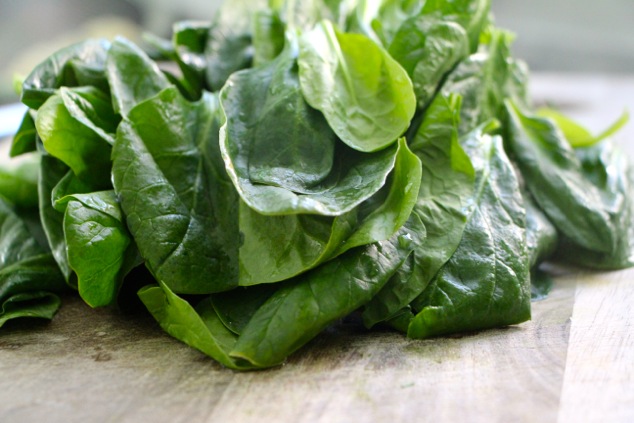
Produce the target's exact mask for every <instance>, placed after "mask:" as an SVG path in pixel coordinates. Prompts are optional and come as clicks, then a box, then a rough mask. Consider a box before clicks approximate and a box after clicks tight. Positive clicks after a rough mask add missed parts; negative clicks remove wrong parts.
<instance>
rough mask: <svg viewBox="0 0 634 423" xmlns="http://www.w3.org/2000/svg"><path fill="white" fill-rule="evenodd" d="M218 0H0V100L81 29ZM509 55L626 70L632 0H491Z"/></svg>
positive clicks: (207, 7) (570, 67)
mask: <svg viewBox="0 0 634 423" xmlns="http://www.w3.org/2000/svg"><path fill="white" fill-rule="evenodd" d="M220 2H221V0H177V1H174V0H20V1H18V0H0V104H5V103H11V102H15V101H17V96H16V95H15V93H14V91H13V88H12V81H13V78H14V75H24V74H27V73H28V72H29V71H30V70H31V69H32V68H33V66H34V65H35V64H37V63H38V62H39V61H40V60H42V59H43V58H45V57H46V56H48V55H49V54H50V53H52V52H53V51H55V50H57V49H58V48H60V47H63V46H66V45H68V44H70V43H73V42H76V41H80V40H83V39H85V38H87V37H108V38H112V37H113V36H114V35H116V34H121V35H124V36H126V37H127V38H130V39H131V40H133V41H138V40H140V37H141V34H142V32H144V31H149V32H153V33H155V34H158V35H163V36H169V35H170V31H171V24H172V23H173V22H174V21H177V20H181V19H199V20H209V19H210V18H211V17H212V16H213V14H214V12H215V10H216V9H217V6H218V4H219V3H220ZM492 2H493V6H492V8H493V13H494V16H495V19H496V22H497V24H498V25H499V26H502V27H505V28H508V29H511V30H512V31H514V32H515V33H516V34H517V40H516V43H515V45H514V52H515V54H516V56H518V57H521V58H523V59H524V60H526V61H527V62H528V64H529V66H530V68H531V69H532V70H533V71H534V72H575V73H586V74H587V73H602V74H628V73H630V74H632V73H634V27H633V25H634V24H633V22H634V1H632V0H606V1H602V2H598V1H596V0H556V1H552V0H531V1H526V0H492Z"/></svg>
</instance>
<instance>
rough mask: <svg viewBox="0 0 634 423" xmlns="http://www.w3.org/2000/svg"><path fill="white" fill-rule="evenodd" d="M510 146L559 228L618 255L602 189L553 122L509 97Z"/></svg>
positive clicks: (535, 194) (583, 244)
mask: <svg viewBox="0 0 634 423" xmlns="http://www.w3.org/2000/svg"><path fill="white" fill-rule="evenodd" d="M506 111H507V114H508V137H507V138H506V141H507V147H508V149H509V151H510V153H511V154H512V156H513V158H514V160H516V161H517V163H518V166H519V168H520V170H521V171H522V175H524V178H525V180H526V186H527V187H528V189H529V191H530V192H531V194H532V195H533V197H534V198H535V201H536V202H537V204H538V205H539V206H540V208H541V209H542V210H543V211H544V213H546V215H547V216H548V218H549V219H550V220H551V221H552V222H553V224H554V225H555V226H556V227H557V229H558V230H559V231H561V232H562V233H563V234H564V235H565V236H566V237H568V238H570V239H571V240H572V241H573V242H574V243H575V244H577V245H579V246H581V247H584V248H586V249H589V250H592V251H597V252H604V253H607V254H612V253H613V252H614V251H615V249H616V244H617V238H618V236H619V233H618V231H617V230H616V228H615V227H614V225H613V223H612V222H611V220H610V217H609V211H608V210H607V207H606V206H607V205H606V204H605V203H604V200H603V198H602V194H601V192H600V190H599V189H598V188H597V186H596V185H595V184H593V183H592V181H591V180H590V179H589V178H588V177H586V175H584V172H583V169H582V163H581V161H580V160H579V158H578V157H577V156H576V154H575V152H574V151H573V149H572V147H571V146H570V145H569V144H568V142H567V141H566V140H565V138H564V137H563V135H562V133H561V131H560V130H559V128H558V127H557V126H555V124H554V123H553V121H551V120H548V119H545V118H541V117H538V116H534V115H530V114H527V113H524V112H522V111H521V110H519V108H518V107H517V106H515V105H514V104H513V103H511V102H507V104H506Z"/></svg>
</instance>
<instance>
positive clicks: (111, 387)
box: [0, 75, 634, 423]
mask: <svg viewBox="0 0 634 423" xmlns="http://www.w3.org/2000/svg"><path fill="white" fill-rule="evenodd" d="M540 78H541V79H540ZM534 81H535V83H536V84H537V86H536V89H535V93H536V96H537V98H538V99H539V100H541V101H544V100H548V99H549V98H556V99H558V101H560V102H562V104H568V105H569V107H570V108H571V110H573V111H574V110H577V112H582V113H581V114H584V113H589V111H588V108H589V107H591V106H590V105H591V104H596V106H594V108H593V110H595V112H596V113H600V112H601V110H603V109H601V108H602V107H603V105H605V104H608V100H609V101H611V102H612V103H617V105H614V104H612V103H610V105H609V106H607V107H606V109H609V110H608V112H609V114H610V116H608V117H606V116H605V114H603V116H604V118H605V120H604V122H606V124H607V122H609V120H610V119H611V118H612V117H616V116H617V115H618V113H616V114H615V115H614V116H612V112H613V111H614V110H615V109H618V110H619V111H620V109H621V108H622V107H623V106H625V105H627V102H628V101H629V102H631V101H634V95H632V96H631V97H623V96H622V97H618V96H616V97H615V95H616V94H615V93H617V92H618V89H617V88H615V87H614V84H615V83H616V82H618V83H619V84H622V83H623V81H625V83H624V84H623V85H621V90H622V91H623V95H625V94H626V93H630V92H632V93H634V78H629V79H620V80H618V81H616V82H614V81H612V82H611V81H610V80H609V79H604V78H600V79H597V78H595V79H592V78H589V77H582V78H577V79H575V78H574V77H560V76H557V75H554V76H553V75H551V76H542V77H537V78H535V80H534ZM540 87H541V88H540ZM588 87H589V88H588ZM593 87H594V88H593ZM597 87H598V88H597ZM623 87H625V88H623ZM584 89H585V91H586V93H588V92H589V93H591V95H592V100H591V101H594V102H595V103H592V102H588V100H583V102H581V103H580V102H579V99H578V98H579V97H580V94H579V93H580V92H581V91H583V90H584ZM628 90H630V91H628ZM628 95H629V94H628ZM606 96H607V97H606ZM615 98H616V99H617V100H615ZM619 98H621V99H624V100H623V101H622V102H621V103H620V105H619V100H618V99H619ZM580 104H581V105H580ZM630 109H631V110H634V107H630ZM606 113H607V112H606ZM597 126H600V125H597ZM631 127H632V125H630V129H628V130H627V131H630V132H626V133H625V134H629V133H631V132H632V129H631ZM628 136H629V135H628ZM621 137H623V135H621ZM632 138H634V137H632ZM628 148H629V151H630V154H631V153H632V152H633V151H632V145H630V147H628ZM632 156H633V157H634V154H632ZM552 270H553V271H554V272H556V278H555V287H554V290H553V291H552V293H551V295H550V296H549V297H548V298H547V299H545V300H543V301H540V302H536V303H534V304H533V320H532V321H531V322H528V323H525V324H522V325H519V326H514V327H509V328H505V329H498V330H491V331H484V332H478V333H472V334H466V335H464V336H461V337H446V338H438V339H433V340H426V341H415V340H409V339H407V338H405V337H404V336H402V335H400V334H397V333H393V332H389V331H384V332H371V333H370V332H367V331H365V330H364V329H363V328H362V327H361V326H360V324H359V322H358V321H357V320H355V319H350V320H347V321H344V322H342V324H340V325H339V326H337V327H335V328H332V329H330V330H328V331H326V332H325V333H323V334H322V335H320V336H319V337H318V338H317V339H315V340H314V341H313V342H312V343H311V344H309V345H308V346H307V347H306V348H304V349H302V350H300V351H299V352H298V353H297V354H295V355H293V356H292V357H291V358H290V359H289V361H288V362H287V364H285V365H284V366H281V367H279V368H275V369H270V370H267V371H260V372H250V373H235V372H232V371H229V370H226V369H224V368H221V367H220V366H219V365H217V364H215V363H214V362H213V361H212V360H211V359H208V358H207V357H205V356H204V355H202V354H201V353H199V352H197V351H195V350H193V349H190V348H188V347H187V346H185V345H183V344H181V343H179V342H178V341H176V340H174V339H172V338H170V337H169V336H168V335H166V334H164V333H163V332H162V331H161V330H160V329H159V328H158V326H157V325H156V323H155V322H154V321H153V320H151V318H149V317H147V316H145V315H126V314H122V313H120V312H117V311H114V310H92V309H90V308H89V307H88V306H86V305H84V304H83V303H82V302H81V301H80V300H79V299H77V298H75V297H68V298H65V299H64V306H63V308H62V309H61V311H60V312H59V313H58V315H57V316H56V317H55V319H54V320H53V321H52V322H50V323H33V322H28V321H21V322H15V321H13V322H9V323H8V324H7V325H6V326H5V327H4V328H3V330H2V331H0V375H2V377H1V378H0V422H3V423H12V422H16V423H17V422H19V423H29V422H52V423H56V422H64V423H67V422H71V423H72V422H145V421H148V422H156V423H160V422H177V423H178V422H183V423H184V422H188V423H189V422H270V421H276V422H300V423H301V422H324V423H333V422H350V421H359V422H390V423H395V422H401V421H430V422H432V421H433V422H456V421H474V422H558V423H577V422H594V421H596V422H599V421H600V422H604V421H609V422H624V423H625V422H632V421H634V336H633V334H632V333H633V330H632V321H633V320H634V312H633V308H632V304H633V303H634V270H627V271H622V272H612V273H608V272H601V273H596V272H587V271H581V270H578V269H570V268H553V269H552Z"/></svg>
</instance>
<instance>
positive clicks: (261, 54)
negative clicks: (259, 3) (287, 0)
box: [253, 10, 285, 66]
mask: <svg viewBox="0 0 634 423" xmlns="http://www.w3.org/2000/svg"><path fill="white" fill-rule="evenodd" d="M284 40H285V38H284V23H283V22H282V20H281V19H280V16H279V14H278V13H276V12H274V11H272V10H261V11H258V12H257V13H256V14H255V15H254V21H253V66H259V65H263V64H266V63H268V62H270V61H271V60H273V59H275V58H276V57H277V56H278V55H279V54H280V53H281V52H282V50H283V49H284Z"/></svg>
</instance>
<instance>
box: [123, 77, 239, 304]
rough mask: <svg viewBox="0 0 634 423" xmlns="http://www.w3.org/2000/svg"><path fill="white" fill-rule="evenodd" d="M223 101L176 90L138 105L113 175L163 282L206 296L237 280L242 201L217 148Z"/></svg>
mask: <svg viewBox="0 0 634 423" xmlns="http://www.w3.org/2000/svg"><path fill="white" fill-rule="evenodd" d="M217 111H218V103H217V100H216V98H215V97H214V96H212V95H209V94H206V95H205V96H203V98H202V99H201V100H200V101H198V102H195V103H190V102H188V101H187V100H185V99H184V98H183V97H182V96H181V95H180V93H179V92H178V90H177V89H176V88H169V89H166V90H164V91H162V92H161V93H159V95H158V96H156V97H154V98H152V99H150V100H148V101H145V102H142V103H140V104H139V105H137V106H136V107H135V108H134V109H132V110H131V111H130V113H129V116H128V118H126V119H124V121H123V122H122V123H121V125H120V126H119V131H118V133H117V139H116V142H115V146H114V149H113V154H112V157H113V160H114V163H113V170H112V173H113V180H114V187H115V191H116V193H117V195H118V196H119V198H120V200H121V208H122V210H123V212H124V214H125V215H126V220H127V225H128V228H129V229H130V233H131V234H132V236H133V237H134V239H135V240H136V243H137V246H138V248H139V251H140V253H141V256H142V257H143V258H144V259H145V260H146V265H147V266H148V268H149V269H150V270H151V272H152V273H153V274H154V276H155V277H156V279H157V280H159V281H161V282H163V283H165V284H166V285H167V286H169V288H170V289H171V290H172V291H174V292H177V293H187V294H205V293H212V292H219V291H224V290H227V289H229V288H231V287H233V286H236V285H237V282H238V245H239V242H240V239H239V238H240V234H239V231H238V227H237V224H238V212H237V210H238V209H237V207H238V198H237V195H236V193H235V189H234V188H233V186H232V185H231V182H230V181H229V180H228V179H227V177H226V172H225V170H224V167H223V166H222V160H221V158H220V151H219V148H218V118H217Z"/></svg>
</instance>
